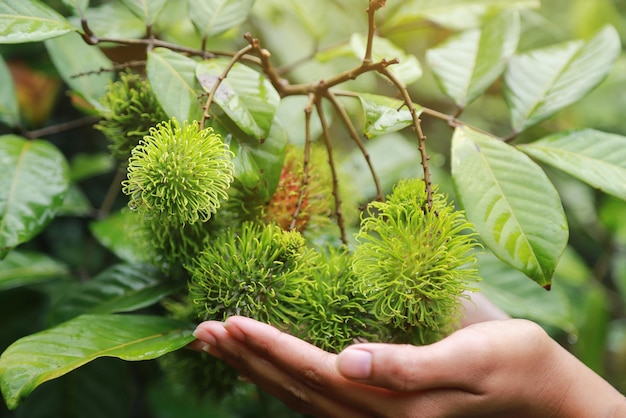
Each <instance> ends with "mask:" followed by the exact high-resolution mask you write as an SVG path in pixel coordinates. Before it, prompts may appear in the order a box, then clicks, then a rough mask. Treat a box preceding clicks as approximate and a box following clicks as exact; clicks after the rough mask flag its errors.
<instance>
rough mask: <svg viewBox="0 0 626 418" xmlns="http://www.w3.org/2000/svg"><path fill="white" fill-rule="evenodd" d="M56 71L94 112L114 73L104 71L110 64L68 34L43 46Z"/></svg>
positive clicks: (73, 35) (79, 38)
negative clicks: (93, 108)
mask: <svg viewBox="0 0 626 418" xmlns="http://www.w3.org/2000/svg"><path fill="white" fill-rule="evenodd" d="M45 45H46V49H47V50H48V53H49V54H50V58H51V59H52V62H53V63H54V65H55V67H56V68H57V70H58V71H59V73H60V74H61V77H62V78H63V81H65V82H66V83H67V84H68V85H69V86H70V88H71V89H72V90H74V91H75V92H77V93H79V94H80V95H81V96H82V97H83V98H84V99H85V100H87V101H88V102H89V103H90V104H91V105H92V106H94V107H95V108H100V107H101V105H100V103H99V99H100V98H101V97H102V96H104V95H105V93H106V92H107V89H108V87H109V82H110V81H111V80H113V73H112V72H111V71H105V70H107V69H111V68H112V67H113V64H112V63H111V60H110V59H108V58H107V57H106V55H104V53H103V52H102V51H101V50H100V49H98V48H94V47H93V46H89V45H87V44H86V43H85V41H83V39H82V38H81V37H80V35H78V34H77V33H69V34H67V35H64V36H60V37H58V38H54V39H49V40H47V41H46V42H45Z"/></svg>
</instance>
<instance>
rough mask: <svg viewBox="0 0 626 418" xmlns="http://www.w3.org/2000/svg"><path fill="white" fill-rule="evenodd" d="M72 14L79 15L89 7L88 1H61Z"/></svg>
mask: <svg viewBox="0 0 626 418" xmlns="http://www.w3.org/2000/svg"><path fill="white" fill-rule="evenodd" d="M61 1H62V2H63V3H64V4H65V5H66V6H67V7H69V8H70V9H72V11H73V12H74V14H76V15H80V14H81V13H84V12H85V10H87V8H88V7H89V0H61Z"/></svg>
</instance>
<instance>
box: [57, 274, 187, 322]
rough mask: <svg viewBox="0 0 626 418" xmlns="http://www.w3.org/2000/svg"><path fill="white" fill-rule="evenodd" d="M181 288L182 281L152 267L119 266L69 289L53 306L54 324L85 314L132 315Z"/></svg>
mask: <svg viewBox="0 0 626 418" xmlns="http://www.w3.org/2000/svg"><path fill="white" fill-rule="evenodd" d="M181 287H182V286H181V283H180V282H176V281H174V280H171V279H166V278H165V277H163V274H161V273H159V272H158V271H157V270H156V269H155V268H153V267H150V266H148V265H142V264H135V265H129V264H118V265H115V266H112V267H110V268H108V269H107V270H105V271H104V272H102V273H100V274H99V275H97V276H96V277H94V278H93V279H92V280H89V281H87V282H82V283H78V284H77V285H76V286H75V287H74V288H73V289H70V290H68V291H67V292H66V293H65V294H64V296H63V297H62V298H60V299H59V300H58V301H57V302H56V303H55V304H54V306H53V307H52V312H53V313H52V318H53V322H62V321H66V320H68V319H71V318H73V317H75V316H78V315H81V314H85V313H89V314H108V313H120V312H132V311H135V310H137V309H141V308H145V307H147V306H150V305H153V304H155V303H156V302H158V301H159V300H161V299H163V298H164V297H165V296H168V295H170V294H172V293H173V292H174V291H175V290H177V289H180V288H181Z"/></svg>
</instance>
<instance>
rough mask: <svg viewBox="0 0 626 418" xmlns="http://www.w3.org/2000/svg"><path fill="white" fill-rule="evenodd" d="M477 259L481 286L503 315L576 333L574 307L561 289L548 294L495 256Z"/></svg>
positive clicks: (485, 254) (482, 256)
mask: <svg viewBox="0 0 626 418" xmlns="http://www.w3.org/2000/svg"><path fill="white" fill-rule="evenodd" d="M477 259H478V274H479V276H480V277H482V278H483V280H482V281H481V282H479V283H478V287H479V288H480V289H481V291H482V292H483V293H484V294H485V296H487V297H488V298H489V300H490V301H492V302H493V303H494V304H496V305H497V306H498V307H499V308H500V309H502V310H503V311H504V312H506V313H508V314H509V315H511V316H513V317H517V318H526V319H531V320H533V321H536V322H538V323H540V324H542V325H549V326H555V327H558V328H560V329H562V330H564V331H566V332H568V333H573V332H575V331H576V327H575V325H574V318H573V317H572V309H571V306H570V304H569V301H568V298H567V296H566V295H565V294H564V293H563V291H562V289H561V288H560V287H558V286H554V288H553V289H552V291H551V292H546V291H544V290H543V289H541V288H540V287H539V286H536V285H534V284H533V283H532V282H531V281H530V280H528V279H527V278H526V277H525V276H524V275H523V274H522V273H521V272H519V271H517V270H513V269H511V268H510V267H509V266H507V265H506V264H504V263H503V262H502V261H500V260H499V259H498V258H496V257H495V256H494V255H493V254H492V253H489V252H486V253H481V254H478V255H477Z"/></svg>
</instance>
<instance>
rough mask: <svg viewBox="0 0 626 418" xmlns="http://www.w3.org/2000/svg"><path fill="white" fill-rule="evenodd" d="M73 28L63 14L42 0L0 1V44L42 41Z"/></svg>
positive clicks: (71, 30)
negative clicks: (40, 0)
mask: <svg viewBox="0 0 626 418" xmlns="http://www.w3.org/2000/svg"><path fill="white" fill-rule="evenodd" d="M75 30H76V28H75V27H74V26H73V25H72V24H71V23H70V22H68V21H67V20H65V18H64V17H63V16H61V15H60V14H58V13H57V12H55V11H54V10H53V9H51V8H50V7H48V6H46V5H44V4H43V3H42V2H39V1H36V0H4V1H2V2H0V44H13V43H23V42H36V41H43V40H45V39H49V38H54V37H55V36H61V35H64V34H66V33H68V32H73V31H75Z"/></svg>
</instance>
